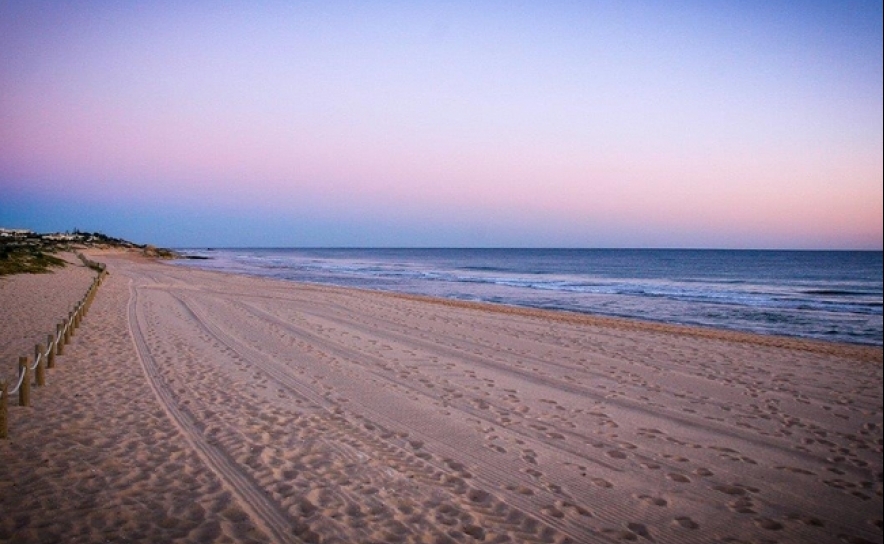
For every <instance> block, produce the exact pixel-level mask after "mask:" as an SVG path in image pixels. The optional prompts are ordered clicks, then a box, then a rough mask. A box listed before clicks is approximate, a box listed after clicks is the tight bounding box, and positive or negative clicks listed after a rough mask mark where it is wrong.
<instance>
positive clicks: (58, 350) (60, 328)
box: [55, 323, 67, 355]
mask: <svg viewBox="0 0 884 544" xmlns="http://www.w3.org/2000/svg"><path fill="white" fill-rule="evenodd" d="M55 337H56V338H57V339H58V340H57V341H56V342H55V354H56V355H64V343H65V342H67V338H65V333H64V325H62V324H61V323H59V324H58V325H56V326H55Z"/></svg>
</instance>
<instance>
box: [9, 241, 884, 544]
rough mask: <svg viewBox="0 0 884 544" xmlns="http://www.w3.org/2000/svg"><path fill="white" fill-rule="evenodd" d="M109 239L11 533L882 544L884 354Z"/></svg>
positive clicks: (27, 441) (17, 452) (23, 449)
mask: <svg viewBox="0 0 884 544" xmlns="http://www.w3.org/2000/svg"><path fill="white" fill-rule="evenodd" d="M87 254H88V256H89V257H90V258H92V259H95V260H98V261H101V262H105V263H107V264H108V270H109V271H110V276H108V278H107V279H106V281H105V283H104V284H103V285H102V287H101V289H100V290H99V292H98V296H97V297H96V299H95V301H94V303H93V305H92V309H91V310H90V313H89V315H88V316H87V318H86V320H84V322H83V324H82V325H81V328H80V330H79V331H78V333H77V335H76V336H75V337H74V340H73V342H72V343H71V344H70V345H68V346H67V348H66V352H65V355H64V356H62V357H60V358H59V361H58V363H57V367H56V368H55V369H53V370H52V371H51V372H50V373H49V385H48V386H47V387H45V388H40V389H38V390H37V391H35V392H34V393H33V396H32V407H31V408H18V407H10V439H9V440H3V441H0V457H2V458H3V459H4V463H0V511H3V512H5V513H8V515H6V516H4V517H3V519H0V542H5V541H15V542H39V541H47V540H52V539H62V538H65V539H67V540H70V541H84V542H85V541H104V540H152V541H170V540H176V541H181V542H205V541H213V542H266V541H272V542H289V541H294V542H297V541H328V542H346V541H398V542H420V543H424V542H452V543H454V542H474V541H475V542H534V541H548V542H557V543H560V544H564V543H565V542H572V543H573V542H599V541H602V542H618V541H636V540H638V541H640V540H642V539H649V540H651V539H652V540H654V541H655V542H661V543H674V542H685V543H697V544H700V543H705V542H710V541H723V540H726V539H728V538H730V539H742V540H752V541H754V540H771V539H773V540H777V541H779V542H783V543H788V542H796V543H797V542H807V541H813V542H821V543H827V542H831V543H836V542H842V541H843V540H844V539H845V538H847V539H853V540H854V541H857V542H858V541H862V540H865V541H870V542H880V541H881V535H882V533H881V528H882V520H881V514H880V512H881V507H882V506H881V505H882V486H881V482H880V472H881V469H882V466H881V463H882V461H881V459H882V458H881V452H882V445H884V441H882V426H884V423H882V406H881V399H882V393H881V379H882V369H881V367H880V365H876V364H864V363H861V362H860V361H870V362H871V363H874V362H875V358H874V357H872V356H871V355H863V356H862V357H859V356H858V355H857V354H861V352H862V353H866V354H869V353H870V352H871V351H874V348H869V349H868V350H859V351H857V350H855V349H853V348H852V345H846V346H845V345H842V344H835V345H832V346H830V345H829V344H828V343H825V342H823V343H816V342H812V341H805V340H800V341H795V340H791V339H785V340H781V339H779V338H775V339H773V340H768V339H767V338H768V337H765V336H762V337H761V338H763V339H765V340H764V342H759V341H758V338H757V335H746V334H741V333H724V334H722V333H719V332H718V331H712V332H709V331H703V330H700V331H697V330H695V329H694V328H684V327H678V326H669V325H658V324H653V323H646V322H633V321H632V320H617V319H611V318H595V317H588V316H583V315H581V314H578V315H573V316H572V315H567V314H564V315H563V314H562V313H560V312H552V311H542V310H536V311H535V310H522V309H519V308H511V307H502V306H500V305H494V304H485V303H472V302H460V301H449V300H447V299H438V298H430V297H419V296H412V295H400V294H395V293H389V292H381V291H368V290H358V289H351V288H340V287H334V286H324V285H318V284H306V283H296V282H291V281H286V280H274V279H268V278H255V277H251V276H244V275H240V274H231V273H222V272H214V271H204V270H194V269H189V268H185V267H179V266H174V265H170V264H169V263H167V262H162V261H153V260H151V259H148V258H145V257H143V256H142V255H136V254H132V253H121V252H93V251H88V252H87ZM878 360H880V359H878ZM47 511H51V512H52V515H51V517H49V518H45V519H44V518H43V517H42V515H43V513H44V512H47Z"/></svg>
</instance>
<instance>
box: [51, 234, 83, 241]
mask: <svg viewBox="0 0 884 544" xmlns="http://www.w3.org/2000/svg"><path fill="white" fill-rule="evenodd" d="M43 239H44V240H52V241H55V242H70V241H73V240H79V239H80V236H79V235H77V234H64V233H61V232H55V233H52V234H44V235H43Z"/></svg>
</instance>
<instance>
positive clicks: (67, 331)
mask: <svg viewBox="0 0 884 544" xmlns="http://www.w3.org/2000/svg"><path fill="white" fill-rule="evenodd" d="M73 328H74V312H68V319H67V321H65V322H64V343H65V344H70V343H71V336H73V334H74V331H73Z"/></svg>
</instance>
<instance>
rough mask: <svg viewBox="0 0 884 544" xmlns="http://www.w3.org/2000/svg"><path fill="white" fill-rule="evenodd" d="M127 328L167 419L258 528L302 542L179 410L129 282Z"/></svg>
mask: <svg viewBox="0 0 884 544" xmlns="http://www.w3.org/2000/svg"><path fill="white" fill-rule="evenodd" d="M127 315H128V324H127V325H128V328H129V334H130V335H131V336H132V341H133V343H134V344H135V348H136V352H137V353H138V360H139V362H140V363H141V368H142V370H143V371H144V375H145V376H146V377H147V381H148V384H149V385H150V388H151V389H152V390H153V392H154V395H155V396H156V398H157V400H158V401H159V403H160V405H161V406H162V408H163V410H164V411H165V412H166V415H167V416H168V417H169V419H170V420H171V421H172V423H173V424H174V425H175V426H176V427H177V428H178V430H179V431H180V432H181V434H182V436H183V437H184V439H185V440H186V441H187V443H188V444H190V446H191V447H192V448H193V450H194V451H195V452H196V454H197V455H198V456H199V457H200V459H201V460H202V461H203V463H205V464H206V466H207V467H209V469H211V470H212V472H214V473H215V474H216V475H217V476H218V478H219V479H220V480H221V481H222V483H223V484H224V485H225V487H227V488H228V489H229V490H230V491H231V492H232V493H233V494H234V496H236V497H237V498H238V499H239V502H240V505H241V506H242V507H243V509H244V510H245V511H246V512H247V513H248V514H249V516H250V517H251V518H252V521H253V522H254V523H255V525H256V526H257V527H258V528H259V529H260V530H261V531H263V532H264V533H265V534H266V535H268V536H270V537H271V538H272V540H273V541H275V542H299V540H298V539H297V538H296V537H295V536H294V535H293V534H292V530H293V523H292V521H291V520H290V519H289V518H288V516H287V515H286V514H285V513H284V512H282V511H281V510H280V509H279V507H278V505H277V504H275V503H274V502H273V501H271V500H270V499H268V498H267V496H266V495H265V493H264V490H263V489H262V488H261V487H260V486H258V485H257V484H256V483H255V482H254V481H252V479H251V478H250V477H249V476H248V475H247V474H245V473H244V472H242V471H241V470H240V468H239V467H238V466H237V464H236V463H235V462H234V461H233V460H231V459H230V458H229V457H228V456H227V455H226V454H225V453H224V452H223V451H222V450H220V449H218V448H217V447H215V446H214V445H212V444H211V443H209V442H208V441H207V440H206V439H205V437H203V436H202V434H201V433H200V432H199V430H198V429H197V427H196V425H195V423H194V421H193V418H192V417H191V416H190V415H189V414H188V413H187V412H185V411H184V410H182V409H180V408H179V407H178V405H177V403H176V402H175V399H174V397H173V395H172V394H171V392H170V391H169V390H168V389H167V388H166V386H165V384H164V383H163V380H162V377H161V376H160V372H159V368H158V367H157V364H156V361H154V359H153V357H152V356H151V354H150V349H149V348H148V347H147V342H146V341H145V339H144V334H143V333H142V330H141V324H140V321H139V318H138V289H137V288H136V287H135V286H134V285H133V282H132V280H129V304H128V314H127Z"/></svg>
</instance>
